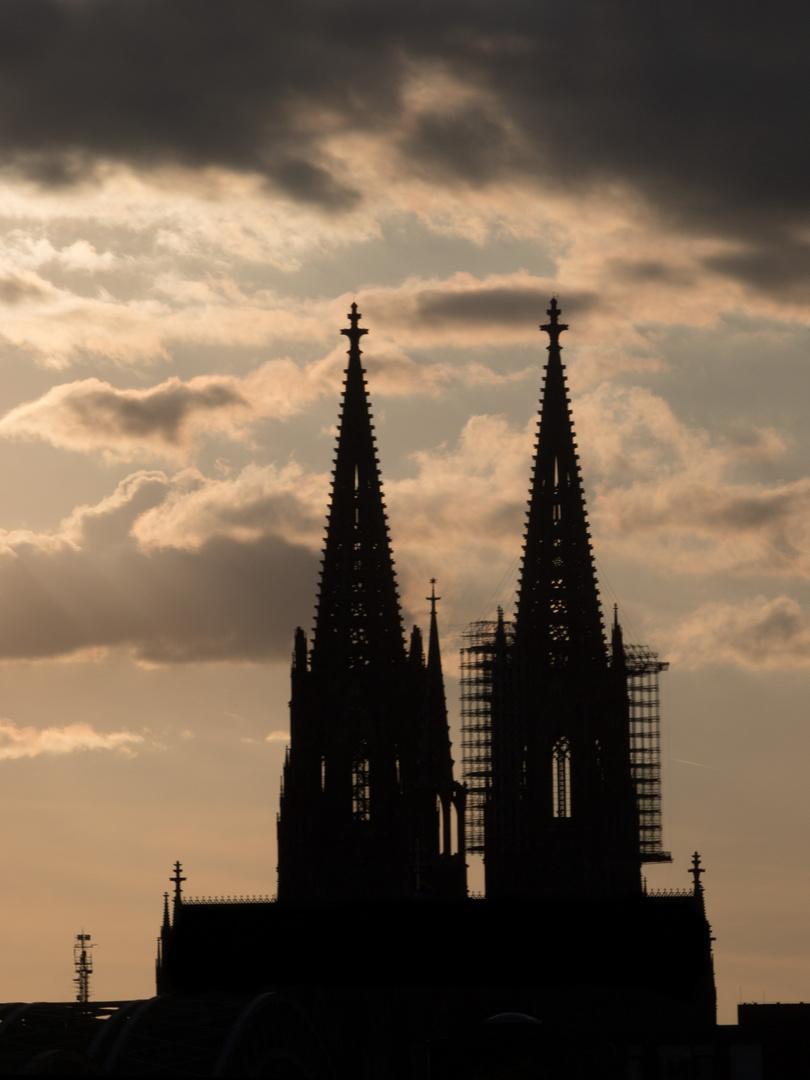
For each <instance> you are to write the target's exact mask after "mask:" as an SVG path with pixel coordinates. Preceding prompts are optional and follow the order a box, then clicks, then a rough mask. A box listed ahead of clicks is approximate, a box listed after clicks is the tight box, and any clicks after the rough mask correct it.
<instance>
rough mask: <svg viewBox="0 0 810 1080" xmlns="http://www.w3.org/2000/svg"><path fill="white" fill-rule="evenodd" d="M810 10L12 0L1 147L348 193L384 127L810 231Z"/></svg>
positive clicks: (73, 164) (318, 197)
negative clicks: (809, 221) (809, 38)
mask: <svg viewBox="0 0 810 1080" xmlns="http://www.w3.org/2000/svg"><path fill="white" fill-rule="evenodd" d="M807 21H808V14H807V10H806V8H805V7H804V6H803V5H801V4H799V3H798V2H795V0H793V2H791V0H786V2H784V3H783V4H781V5H780V7H779V10H778V13H777V14H776V15H775V17H774V18H771V19H769V20H768V22H767V25H763V22H762V19H761V17H760V13H759V11H758V10H757V9H756V8H754V7H746V8H740V6H739V5H733V6H732V5H731V4H729V3H718V4H715V5H710V6H707V5H704V6H703V7H700V8H696V9H695V10H694V11H693V12H690V17H689V18H688V19H683V18H682V13H681V12H678V11H675V10H672V11H670V10H668V9H662V10H660V11H659V10H655V11H647V12H644V13H642V14H640V13H639V9H638V5H637V4H635V3H633V2H631V0H599V2H598V3H597V2H596V0H583V2H582V3H579V4H576V5H574V6H572V5H571V4H570V3H564V2H563V0H555V2H553V3H551V4H550V5H545V6H543V7H542V8H538V7H536V6H535V5H530V4H529V5H527V4H525V3H521V2H518V0H510V2H508V3H506V4H505V5H504V4H502V5H499V6H498V7H497V8H493V7H492V5H488V4H485V3H472V4H471V3H468V2H464V3H461V2H458V0H456V2H452V0H451V2H448V3H446V4H443V5H441V7H439V8H437V7H435V6H434V7H432V8H430V9H428V8H424V9H422V8H419V7H414V5H413V4H412V3H407V4H406V3H404V2H402V0H395V2H393V3H390V4H387V5H386V8H385V10H384V11H380V10H378V9H377V8H376V7H374V6H371V5H369V4H368V2H367V0H351V2H349V3H347V4H342V5H341V6H340V7H339V8H337V7H335V5H334V4H332V3H328V2H326V0H302V2H301V3H298V4H294V5H286V6H284V7H282V8H279V7H277V6H274V7H273V8H272V9H270V8H267V7H266V6H264V5H261V4H255V3H237V4H233V5H230V6H229V8H228V11H227V13H225V12H223V9H222V7H221V6H220V5H219V4H216V3H212V2H209V0H172V2H171V3H168V4H167V3H165V2H164V0H116V3H114V4H112V3H109V0H83V2H82V3H75V2H70V0H7V2H6V3H5V4H3V5H2V8H0V36H1V37H2V40H3V41H4V42H6V47H5V49H4V52H3V57H2V58H0V74H1V75H2V78H1V79H0V85H2V87H3V91H2V95H0V105H2V108H0V117H2V121H0V145H2V146H3V148H4V153H3V157H4V159H5V161H6V163H7V164H8V166H9V167H13V168H15V169H17V170H18V171H21V172H23V173H24V174H26V175H27V176H29V177H30V178H33V179H35V180H36V181H37V182H39V183H41V184H43V185H48V186H50V187H53V188H59V187H62V188H65V187H70V186H72V185H74V186H75V185H76V184H80V183H82V182H86V181H87V180H88V178H92V177H94V176H95V175H97V174H98V172H99V170H100V169H101V167H102V163H103V162H104V161H105V160H113V161H125V162H129V163H131V164H134V165H135V166H136V167H139V168H156V167H162V166H166V165H167V164H180V165H184V166H186V167H189V168H192V169H196V170H199V171H202V170H205V169H210V168H220V167H221V168H227V169H231V170H236V171H240V172H244V173H255V174H258V175H260V176H262V177H263V178H265V180H266V182H267V183H268V184H269V185H271V186H272V187H273V188H274V190H276V191H280V192H283V193H285V194H287V195H289V196H291V197H293V198H295V199H297V200H299V201H300V202H302V203H309V204H312V205H316V206H318V207H321V208H323V209H324V210H326V211H328V212H330V213H332V214H336V213H341V212H346V211H347V210H351V209H352V208H353V207H355V206H356V205H357V202H358V199H359V198H360V197H361V196H362V195H363V194H364V193H365V191H366V188H367V187H368V183H367V180H368V178H367V176H366V175H365V173H364V170H363V164H364V162H363V161H353V160H352V158H351V155H350V153H349V150H348V148H347V146H343V147H341V146H340V145H339V144H340V142H341V140H344V142H346V143H347V144H349V143H350V142H351V140H352V139H357V138H359V137H364V138H366V139H374V140H376V142H377V143H378V144H380V145H382V146H384V147H387V148H388V157H389V159H390V160H391V167H392V169H393V170H400V171H402V170H404V171H410V172H411V173H413V174H414V175H415V176H418V177H421V178H423V179H427V180H429V181H433V182H434V183H435V184H436V185H448V184H457V185H467V186H468V187H469V188H471V189H475V188H480V187H481V186H484V185H490V186H492V185H493V184H496V183H511V182H516V181H517V182H520V183H522V184H524V185H526V184H529V185H532V184H541V185H544V186H547V187H551V188H569V189H571V188H576V189H579V190H582V191H587V190H589V189H592V188H593V187H594V186H595V185H597V186H598V185H603V186H609V185H611V184H614V185H615V184H624V185H626V186H627V187H629V188H632V189H634V190H636V191H638V192H639V193H640V194H641V196H642V197H644V198H646V199H647V200H648V201H649V202H651V203H652V204H654V205H656V206H657V207H658V208H659V210H660V211H661V212H662V213H663V214H664V215H665V216H666V217H668V218H670V219H671V220H673V221H677V222H678V223H679V224H680V225H681V226H683V225H686V226H687V227H690V228H693V229H696V230H710V231H712V232H715V233H723V234H726V235H734V236H746V237H749V238H752V237H757V236H759V237H764V236H768V235H770V236H777V237H779V236H780V235H781V237H783V238H784V239H785V240H786V241H787V242H789V241H790V233H791V230H793V229H794V228H795V227H796V226H797V225H800V224H801V223H802V222H804V221H806V216H807V211H808V193H807V186H806V184H805V181H804V178H805V176H806V173H807V155H808V151H807V149H806V147H805V145H804V142H803V140H801V139H797V138H796V137H795V134H796V131H797V130H799V129H800V127H801V123H802V113H801V104H800V103H802V102H804V101H806V100H807V96H808V78H810V76H809V75H808V70H807V65H806V63H805V57H804V54H803V52H802V50H801V48H799V47H797V45H796V43H797V42H800V41H802V40H804V37H805V36H806V32H807V30H808V26H807ZM797 103H798V104H797ZM777 242H778V240H777Z"/></svg>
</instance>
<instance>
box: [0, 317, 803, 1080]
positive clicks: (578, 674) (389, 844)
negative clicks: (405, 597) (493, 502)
mask: <svg viewBox="0 0 810 1080" xmlns="http://www.w3.org/2000/svg"><path fill="white" fill-rule="evenodd" d="M548 314H549V321H548V322H547V323H546V324H544V326H543V327H542V329H543V330H544V331H545V332H546V333H548V335H549V338H550V345H549V350H548V351H549V359H548V364H547V367H546V379H545V389H544V391H543V397H542V404H541V414H540V429H539V434H538V443H537V453H536V458H535V465H534V473H533V478H532V484H531V495H530V503H529V516H528V523H527V529H526V535H525V543H524V549H523V569H522V576H521V583H520V593H519V599H518V605H517V612H516V615H515V618H514V620H511V621H510V620H506V619H504V617H503V613H499V616H498V619H497V621H495V622H494V623H493V624H491V625H489V626H488V627H487V628H486V630H485V631H481V632H480V633H479V632H478V631H476V633H478V637H477V638H476V644H475V646H474V649H473V652H474V653H475V656H476V658H477V659H476V660H475V661H474V665H476V670H477V677H478V676H480V678H479V682H478V683H477V684H476V686H477V689H475V692H474V693H473V694H472V697H474V699H475V700H474V704H475V709H476V714H477V715H478V721H477V724H478V726H477V727H475V728H474V737H475V738H476V739H479V740H480V743H481V747H482V749H481V751H480V753H479V752H478V751H476V754H477V756H475V761H476V762H477V768H478V766H480V768H478V774H477V780H480V781H481V782H480V784H479V786H478V787H477V788H476V789H475V792H474V794H475V797H476V799H477V802H476V803H475V806H476V811H475V813H476V815H477V816H476V817H475V823H474V827H473V830H472V835H474V837H475V847H476V850H482V851H483V853H484V856H485V868H486V897H485V898H480V897H468V896H467V890H466V879H465V875H466V868H465V800H466V796H467V789H466V788H465V786H464V785H462V784H459V783H458V782H457V781H455V780H454V777H453V761H452V757H451V746H450V737H449V731H448V724H447V712H446V707H445V697H444V685H443V678H442V669H441V657H440V650H439V633H438V624H437V614H436V603H437V600H438V599H439V598H438V597H437V596H436V594H435V589H434V588H431V596H430V597H429V598H428V599H429V602H430V632H429V639H428V652H427V658H425V656H424V652H423V641H422V635H421V633H420V631H419V630H418V629H417V628H414V629H413V631H412V633H411V636H410V641H409V645H408V647H407V648H406V645H405V636H404V628H403V625H402V618H401V613H400V606H399V601H398V595H397V587H396V579H395V574H394V565H393V559H392V553H391V545H390V540H389V535H388V527H387V522H386V516H385V507H384V503H383V498H382V489H381V482H380V473H379V468H378V461H377V457H376V449H375V440H374V434H373V425H372V423H371V412H370V406H369V400H368V395H367V392H366V383H365V379H364V371H363V368H362V365H361V351H360V347H359V345H360V340H361V337H362V336H363V335H364V334H365V333H366V331H365V330H364V329H362V328H361V327H360V326H359V325H358V324H359V319H360V316H359V314H358V312H357V306H356V305H354V304H353V305H352V312H351V315H350V316H349V320H350V326H349V327H348V328H347V329H345V330H343V331H342V332H343V333H344V334H345V335H346V336H347V337H348V339H349V346H350V347H349V364H348V368H347V371H346V383H345V389H344V395H343V411H342V415H341V423H340V431H339V436H338V444H337V453H336V458H335V468H334V473H333V477H334V479H333V485H332V498H331V504H330V510H329V520H328V526H327V536H326V543H325V547H324V557H323V563H322V572H321V585H320V591H319V595H318V602H317V616H316V626H315V631H314V635H313V638H312V642H311V645H310V643H309V642H308V641H307V638H306V636H305V634H304V632H303V630H301V629H300V628H299V629H298V630H297V631H296V633H295V641H294V651H293V662H292V696H291V706H290V710H291V724H290V726H291V745H290V749H289V752H288V755H287V758H286V760H285V764H284V776H283V789H282V795H281V803H280V812H279V819H278V851H279V856H278V857H279V865H278V896H277V898H274V899H271V898H270V897H249V898H245V897H240V898H232V897H228V898H193V897H188V896H186V895H185V894H184V892H183V888H182V887H183V884H184V883H185V880H186V879H185V877H184V876H183V872H182V867H181V865H180V863H179V862H177V863H176V864H175V868H174V874H173V876H172V878H171V881H172V883H173V886H174V895H173V899H172V902H171V904H170V896H169V894H168V893H166V894H164V911H163V923H162V927H161V931H160V938H159V943H158V958H157V990H158V994H157V996H156V997H155V998H152V999H150V1000H148V1001H144V1002H131V1003H128V1004H126V1005H121V1006H120V1007H118V1008H113V1006H112V1005H111V1004H110V1003H107V1004H106V1005H96V1006H93V1007H92V1008H91V1007H90V1006H89V1005H87V1006H86V1007H85V1009H84V1011H83V1012H81V1013H77V1012H76V1009H75V1008H74V1007H73V1006H64V1007H60V1006H52V1007H49V1009H44V1010H43V1009H40V1012H36V1009H37V1008H38V1007H37V1006H6V1007H0V1071H3V1069H4V1067H5V1066H4V1065H3V1062H4V1061H6V1062H11V1063H12V1064H14V1065H15V1066H18V1065H19V1064H20V1062H23V1061H26V1060H29V1058H26V1056H25V1055H26V1054H29V1057H30V1051H31V1048H32V1047H33V1048H35V1049H36V1050H37V1052H38V1061H39V1064H38V1065H37V1068H38V1069H39V1071H40V1072H43V1071H48V1069H47V1068H46V1067H45V1066H47V1061H46V1062H44V1064H43V1057H42V1055H43V1053H44V1054H45V1055H46V1056H47V1054H48V1053H56V1054H57V1058H58V1055H59V1054H62V1055H63V1057H62V1058H61V1059H59V1060H57V1059H53V1060H52V1065H53V1071H56V1070H57V1069H58V1068H59V1067H60V1061H61V1066H62V1067H63V1071H64V1068H66V1067H67V1064H69V1062H70V1061H72V1062H73V1065H74V1066H75V1068H74V1069H73V1071H80V1070H79V1068H78V1065H79V1064H81V1063H82V1062H83V1063H84V1064H85V1065H86V1066H87V1069H86V1071H88V1072H89V1071H93V1070H95V1071H97V1072H98V1071H100V1072H104V1073H107V1074H118V1075H128V1074H130V1075H131V1074H140V1075H149V1074H161V1075H162V1074H167V1073H170V1074H172V1075H216V1076H224V1075H241V1074H249V1075H262V1076H272V1077H276V1078H291V1077H326V1076H334V1077H343V1076H357V1077H373V1078H376V1077H383V1076H384V1077H387V1078H393V1080H396V1078H402V1080H405V1078H411V1077H413V1078H417V1077H426V1076H428V1075H430V1076H431V1077H432V1078H433V1080H441V1078H445V1077H446V1078H448V1080H449V1078H451V1077H452V1078H454V1080H455V1078H456V1077H458V1076H461V1075H463V1076H466V1077H470V1078H476V1077H481V1078H484V1077H488V1078H491V1077H496V1076H497V1077H512V1076H513V1077H523V1076H529V1075H531V1076H553V1077H555V1080H562V1078H565V1077H572V1078H581V1077H587V1078H588V1080H592V1078H593V1080H597V1078H610V1077H616V1078H617V1080H618V1078H619V1077H622V1078H626V1077H628V1076H629V1077H633V1078H638V1080H648V1078H650V1080H651V1078H653V1077H659V1076H675V1075H678V1076H681V1075H683V1076H686V1075H692V1076H700V1077H704V1078H710V1077H715V1078H717V1080H721V1078H722V1080H740V1078H741V1077H742V1076H746V1077H750V1078H751V1080H754V1078H755V1077H756V1078H758V1080H759V1078H763V1077H766V1078H768V1080H776V1078H778V1080H784V1078H785V1077H787V1076H789V1075H790V1074H788V1073H778V1072H776V1071H771V1072H769V1071H768V1065H767V1062H768V1061H769V1060H773V1061H782V1062H784V1061H793V1062H798V1063H799V1065H798V1066H797V1067H803V1066H804V1065H806V1064H807V1061H808V1057H810V1055H808V1054H806V1053H805V1049H806V1048H805V1047H804V1044H803V1043H802V1042H801V1040H800V1039H797V1037H796V1034H795V1020H794V1018H793V1014H791V1016H789V1017H787V1019H786V1021H785V1023H787V1024H788V1025H790V1024H793V1027H792V1028H791V1030H790V1031H789V1032H787V1033H786V1031H785V1029H784V1026H783V1027H782V1028H780V1027H779V1023H778V1022H777V1020H776V1019H774V1018H773V1017H772V1016H771V1015H770V1014H768V1015H767V1016H765V1014H763V1015H762V1016H760V1015H759V1014H757V1015H756V1016H753V1014H752V1016H751V1017H749V1016H748V1014H745V1019H746V1022H747V1023H748V1024H749V1027H748V1029H747V1031H746V1030H743V1029H742V1028H741V1029H739V1031H738V1029H732V1028H725V1029H720V1028H717V1027H716V1025H715V994H714V976H713V966H712V953H711V941H712V937H711V930H710V927H709V924H708V921H707V918H706V910H705V902H704V892H703V887H702V883H701V875H702V874H703V867H702V866H701V865H700V859H699V857H698V856H697V854H695V856H694V858H693V862H692V871H691V872H692V875H693V885H692V888H691V889H689V890H684V891H681V892H669V893H666V894H653V893H650V892H648V891H647V889H646V887H645V885H644V882H643V879H642V876H641V865H642V862H643V861H645V860H648V861H649V860H657V861H660V860H661V859H668V858H669V856H668V855H667V854H666V853H665V852H663V851H662V850H661V843H660V806H659V803H660V763H659V762H658V759H657V757H656V752H657V737H658V736H657V726H656V725H657V713H655V715H654V720H650V719H649V716H647V714H646V713H644V709H647V713H649V711H650V710H649V701H650V699H651V693H650V692H648V691H651V687H652V684H651V683H650V682H649V681H647V682H644V680H650V679H651V678H653V677H656V678H657V672H658V670H660V669H661V668H662V667H663V666H664V665H661V664H660V663H659V662H658V659H657V657H656V656H655V654H654V653H651V652H649V650H644V649H641V648H640V647H638V646H627V645H626V644H625V643H624V641H623V639H622V631H621V627H620V625H619V622H618V618H617V617H616V615H615V614H614V620H613V626H612V630H611V639H610V642H608V641H607V640H606V636H605V633H604V627H603V622H602V615H601V608H600V604H599V597H598V591H597V587H596V578H595V573H594V566H593V560H592V555H591V547H590V539H589V534H588V529H587V517H586V511H585V500H584V495H583V489H582V481H581V477H580V473H579V465H578V459H577V455H576V443H575V441H574V431H573V425H572V422H571V411H570V407H569V403H568V398H567V392H566V387H565V377H564V370H563V365H562V361H561V355H560V344H559V336H560V333H561V332H562V331H563V330H564V329H566V327H565V325H564V324H563V323H561V322H560V311H559V308H558V306H557V302H556V300H552V301H551V307H550V309H549V312H548ZM432 584H434V583H432ZM480 625H483V624H479V627H480ZM475 650H477V651H475ZM639 687H641V689H642V690H643V691H644V693H641V691H640V690H639ZM637 692H638V694H640V696H641V697H643V698H645V699H646V700H647V703H648V704H647V705H644V706H643V708H642V709H641V713H639V706H638V705H637V703H636V701H635V698H636V696H638V694H637ZM650 715H652V714H650ZM472 730H473V729H472V728H470V729H468V732H467V734H469V731H472ZM465 737H466V734H465ZM470 737H472V736H470ZM470 775H472V774H470ZM454 816H455V828H454V827H453V817H454ZM60 1008H61V1009H63V1011H62V1012H60V1011H59V1010H60ZM4 1010H5V1011H4ZM32 1010H33V1011H32ZM69 1010H72V1011H69ZM800 1013H801V1017H802V1018H803V1017H804V1012H801V1011H800ZM797 1015H798V1014H797ZM780 1016H786V1014H780ZM7 1019H8V1023H7V1022H6V1020H7ZM741 1019H743V1014H741ZM777 1019H778V1018H777ZM60 1023H61V1024H62V1026H63V1027H64V1030H65V1032H69V1033H72V1034H71V1035H70V1039H68V1037H67V1035H66V1036H65V1037H64V1038H62V1041H61V1042H60V1041H59V1039H58V1038H57V1036H56V1035H54V1032H55V1031H56V1029H57V1028H58V1027H59V1024H60ZM777 1029H778V1030H777ZM43 1032H44V1033H45V1034H44V1035H43V1034H42V1033H43ZM774 1032H776V1034H774ZM37 1033H39V1035H38V1036H37ZM4 1035H5V1043H4V1041H3V1040H4ZM37 1039H38V1041H37ZM48 1040H50V1041H48ZM71 1040H72V1041H71ZM4 1045H5V1046H6V1047H7V1048H10V1049H9V1052H8V1053H7V1054H6V1056H5V1058H4V1056H3V1055H4V1051H3V1047H4ZM47 1047H50V1048H51V1049H45V1048H47ZM775 1048H776V1049H775ZM777 1049H779V1053H777ZM65 1054H67V1055H68V1056H67V1057H65V1056H64V1055H65ZM769 1054H770V1055H771V1057H770V1058H769V1056H768V1055H769ZM779 1054H781V1057H780V1056H779ZM735 1062H736V1063H737V1064H735ZM763 1062H765V1064H763ZM670 1065H671V1068H670ZM738 1066H739V1068H738ZM745 1069H747V1070H748V1071H747V1072H745V1071H740V1070H745ZM678 1070H680V1071H678ZM735 1070H736V1071H735ZM757 1070H758V1071H757ZM5 1071H12V1069H11V1068H8V1069H6V1070H5ZM796 1075H804V1073H801V1074H800V1073H796Z"/></svg>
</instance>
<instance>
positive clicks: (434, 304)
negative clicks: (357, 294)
mask: <svg viewBox="0 0 810 1080" xmlns="http://www.w3.org/2000/svg"><path fill="white" fill-rule="evenodd" d="M597 303H598V300H597V297H596V296H594V295H592V294H590V293H584V292H583V293H575V292H571V291H566V294H565V310H566V314H576V313H577V312H580V313H581V312H584V311H588V310H590V309H592V308H594V307H596V305H597ZM547 305H548V292H547V291H545V290H542V289H514V288H508V287H507V288H491V289H487V288H484V289H471V290H470V291H469V292H450V291H443V290H439V289H426V290H425V291H424V292H420V293H418V294H417V296H416V307H417V310H418V312H419V316H420V317H421V318H422V319H423V320H424V321H425V322H427V323H444V322H450V323H455V322H462V323H470V322H474V323H487V324H493V323H507V324H513V323H515V322H520V321H523V322H529V323H531V322H536V321H537V319H538V318H539V317H540V318H541V317H542V315H543V312H544V311H545V310H546V306H547Z"/></svg>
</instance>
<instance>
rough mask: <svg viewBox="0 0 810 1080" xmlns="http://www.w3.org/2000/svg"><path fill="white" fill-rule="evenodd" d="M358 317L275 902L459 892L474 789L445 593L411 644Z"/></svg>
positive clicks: (294, 714)
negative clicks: (467, 773)
mask: <svg viewBox="0 0 810 1080" xmlns="http://www.w3.org/2000/svg"><path fill="white" fill-rule="evenodd" d="M349 319H350V323H351V326H350V327H349V328H348V329H346V330H343V331H342V333H343V334H345V335H346V336H347V337H348V338H349V345H350V347H349V366H348V368H347V369H346V382H345V389H344V394H343V409H342V413H341V422H340V431H339V435H338V444H337V453H336V456H335V462H334V464H335V468H334V471H333V474H332V475H333V477H334V479H333V481H332V499H331V505H330V509H329V521H328V525H327V532H326V544H325V548H324V554H323V561H322V570H321V583H320V592H319V597H318V608H317V615H316V619H315V634H314V637H313V641H312V649H311V652H308V648H307V639H306V636H305V634H304V631H303V630H302V629H301V628H300V627H299V628H298V630H296V635H295V650H294V654H293V666H292V700H291V702H290V749H289V752H288V755H287V760H286V762H285V765H284V781H283V788H282V794H281V804H280V812H279V819H278V898H279V902H282V903H288V902H292V903H297V902H310V901H327V900H331V901H337V900H370V899H392V900H393V899H402V900H404V899H408V900H409V899H411V898H413V897H414V896H415V895H419V896H420V897H425V898H431V899H441V900H451V899H452V900H461V899H463V898H464V896H465V895H466V867H465V860H464V850H463V836H464V793H463V789H462V788H461V787H460V785H458V784H456V783H454V781H453V761H452V758H451V756H450V736H449V731H448V726H447V710H446V707H445V697H444V685H443V680H442V670H441V655H440V652H439V635H438V630H437V626H436V605H435V595H434V597H433V598H432V603H431V628H430V645H429V650H428V659H427V664H425V659H424V656H423V646H422V635H421V633H420V632H419V630H418V628H416V627H414V629H413V633H412V635H411V639H410V649H409V651H408V652H406V649H405V644H404V636H403V626H402V616H401V614H400V605H399V597H398V595H397V584H396V576H395V573H394V563H393V559H392V556H391V544H390V541H389V537H388V525H387V519H386V514H385V504H384V502H383V496H382V487H381V481H380V470H379V467H378V460H377V453H376V446H375V439H374V429H373V424H372V423H371V411H370V405H369V399H368V393H367V391H366V381H365V379H364V370H363V368H362V366H361V362H360V357H361V350H360V339H361V337H362V336H363V335H364V334H366V333H367V332H368V331H366V330H364V329H362V328H360V326H359V325H358V323H359V319H360V315H359V314H358V312H357V305H356V304H353V305H352V311H351V314H350V316H349ZM452 808H455V810H456V813H457V819H458V835H459V841H460V842H459V844H458V848H457V851H456V853H455V854H452V853H451V852H452V838H451V810H452Z"/></svg>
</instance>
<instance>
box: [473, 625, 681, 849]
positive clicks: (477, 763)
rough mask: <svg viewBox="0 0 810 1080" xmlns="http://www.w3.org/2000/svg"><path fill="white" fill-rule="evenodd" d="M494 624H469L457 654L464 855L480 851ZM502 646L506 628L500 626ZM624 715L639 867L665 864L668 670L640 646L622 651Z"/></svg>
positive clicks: (487, 773) (508, 629) (488, 758)
mask: <svg viewBox="0 0 810 1080" xmlns="http://www.w3.org/2000/svg"><path fill="white" fill-rule="evenodd" d="M497 625H498V624H497V622H496V621H495V620H494V619H482V620H479V621H478V622H473V623H470V625H469V626H468V627H467V629H466V630H465V632H464V634H463V639H464V641H465V644H464V646H463V647H462V649H461V760H462V771H463V777H464V783H465V784H466V785H467V850H468V851H469V852H471V853H473V854H481V853H483V851H484V806H485V804H486V799H487V790H488V787H489V783H490V780H491V776H492V733H491V718H492V712H491V710H492V658H493V651H494V642H495V630H496V627H497ZM504 628H505V630H506V635H507V640H508V641H509V640H511V637H512V624H511V623H509V622H507V623H505V624H504ZM624 653H625V661H626V664H627V697H628V703H629V713H630V729H629V734H630V771H631V775H632V777H633V783H634V784H635V788H636V799H637V804H638V813H639V851H640V853H641V861H642V862H645V863H649V862H670V861H671V858H672V857H671V855H670V854H669V852H666V851H664V850H663V839H662V814H661V697H660V692H659V683H658V676H659V674H660V672H662V671H666V670H667V668H668V667H669V664H668V663H666V662H665V661H662V660H660V659H659V657H658V653H656V652H653V650H652V649H649V648H647V646H646V645H625V647H624Z"/></svg>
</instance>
